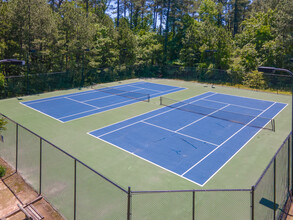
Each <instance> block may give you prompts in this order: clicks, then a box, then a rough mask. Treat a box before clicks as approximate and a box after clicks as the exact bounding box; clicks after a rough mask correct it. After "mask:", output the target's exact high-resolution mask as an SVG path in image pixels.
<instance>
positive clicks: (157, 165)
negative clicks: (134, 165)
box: [87, 133, 203, 187]
mask: <svg viewBox="0 0 293 220" xmlns="http://www.w3.org/2000/svg"><path fill="white" fill-rule="evenodd" d="M87 134H89V135H90V136H92V137H94V138H96V139H99V140H100V141H103V142H105V143H107V144H110V145H112V146H114V147H116V148H118V149H120V150H122V151H124V152H126V153H128V154H130V155H132V156H135V157H137V158H139V159H141V160H143V161H146V162H148V163H150V164H152V165H155V166H156V167H159V168H161V169H163V170H165V171H167V172H170V173H173V174H175V175H176V176H178V177H180V178H183V179H185V180H187V181H189V182H191V183H195V184H196V185H199V186H201V187H202V186H203V185H201V184H199V183H197V182H195V181H192V180H191V179H188V178H186V177H184V176H181V175H179V174H178V173H175V172H174V171H172V170H169V169H167V168H165V167H163V166H160V165H159V164H156V163H154V162H152V161H150V160H147V159H145V158H143V157H141V156H138V155H137V154H135V153H133V152H130V151H128V150H126V149H123V148H121V147H119V146H117V145H115V144H113V143H111V142H108V141H106V140H103V139H101V138H99V137H96V136H94V135H92V134H90V133H87Z"/></svg>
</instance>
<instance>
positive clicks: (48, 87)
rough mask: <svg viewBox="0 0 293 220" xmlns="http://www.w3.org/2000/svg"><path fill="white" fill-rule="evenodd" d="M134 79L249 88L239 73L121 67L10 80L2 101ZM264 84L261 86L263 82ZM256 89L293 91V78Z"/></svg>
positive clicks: (269, 78)
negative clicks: (167, 79)
mask: <svg viewBox="0 0 293 220" xmlns="http://www.w3.org/2000/svg"><path fill="white" fill-rule="evenodd" d="M133 78H169V79H181V80H186V81H190V80H192V81H198V82H207V83H212V84H222V85H234V86H235V85H240V84H243V83H244V84H245V79H244V78H243V74H241V73H239V72H235V71H227V70H217V69H201V68H197V67H181V66H117V67H115V68H103V69H85V70H84V71H74V70H68V71H66V72H54V73H40V74H29V75H19V76H7V77H6V78H5V86H4V88H0V91H1V93H0V98H7V97H16V96H22V95H29V94H38V93H43V92H49V91H54V90H64V89H70V88H78V87H84V86H91V85H93V84H98V83H107V82H114V81H119V80H125V79H133ZM262 80H263V81H264V82H263V83H260V81H262ZM247 81H249V82H250V83H251V85H248V86H252V88H254V89H256V88H258V86H259V85H262V86H261V87H260V88H259V89H265V88H271V89H275V90H285V91H291V78H289V79H288V77H286V76H283V75H276V74H271V75H269V74H267V75H263V77H262V78H259V77H258V76H253V78H252V79H249V80H247Z"/></svg>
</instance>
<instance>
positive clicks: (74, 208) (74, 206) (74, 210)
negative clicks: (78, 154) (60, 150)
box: [73, 159, 76, 220]
mask: <svg viewBox="0 0 293 220" xmlns="http://www.w3.org/2000/svg"><path fill="white" fill-rule="evenodd" d="M73 193H74V201H73V212H74V213H73V216H74V217H73V219H74V220H76V159H74V192H73Z"/></svg>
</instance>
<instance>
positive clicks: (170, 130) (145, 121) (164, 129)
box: [141, 121, 219, 146]
mask: <svg viewBox="0 0 293 220" xmlns="http://www.w3.org/2000/svg"><path fill="white" fill-rule="evenodd" d="M141 123H145V124H148V125H150V126H154V127H157V128H160V129H163V130H166V131H169V132H172V133H175V134H180V135H182V136H185V137H188V138H191V139H194V140H197V141H200V142H204V143H207V144H211V145H214V146H219V145H218V144H214V143H211V142H208V141H205V140H202V139H199V138H196V137H192V136H189V135H186V134H182V133H180V132H177V131H172V130H170V129H167V128H164V127H161V126H158V125H155V124H152V123H148V122H146V121H142V122H141Z"/></svg>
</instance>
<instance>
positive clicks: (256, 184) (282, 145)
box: [254, 131, 292, 188]
mask: <svg viewBox="0 0 293 220" xmlns="http://www.w3.org/2000/svg"><path fill="white" fill-rule="evenodd" d="M291 135H292V131H291V132H290V133H289V135H288V136H287V137H286V139H285V140H284V141H283V143H282V144H281V146H280V147H279V149H278V150H277V152H276V153H275V154H274V156H273V158H272V159H271V161H270V162H269V164H268V165H267V167H266V168H265V170H264V171H263V173H262V174H261V176H260V177H259V179H258V180H257V181H256V183H255V184H254V188H257V186H258V184H259V183H260V181H261V180H262V178H263V177H264V175H265V174H266V173H267V171H268V169H269V168H270V166H271V165H272V163H273V162H274V160H275V159H276V157H277V155H278V154H279V152H280V151H281V149H282V148H283V147H284V144H285V143H286V142H287V141H288V140H289V139H290V137H291Z"/></svg>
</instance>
